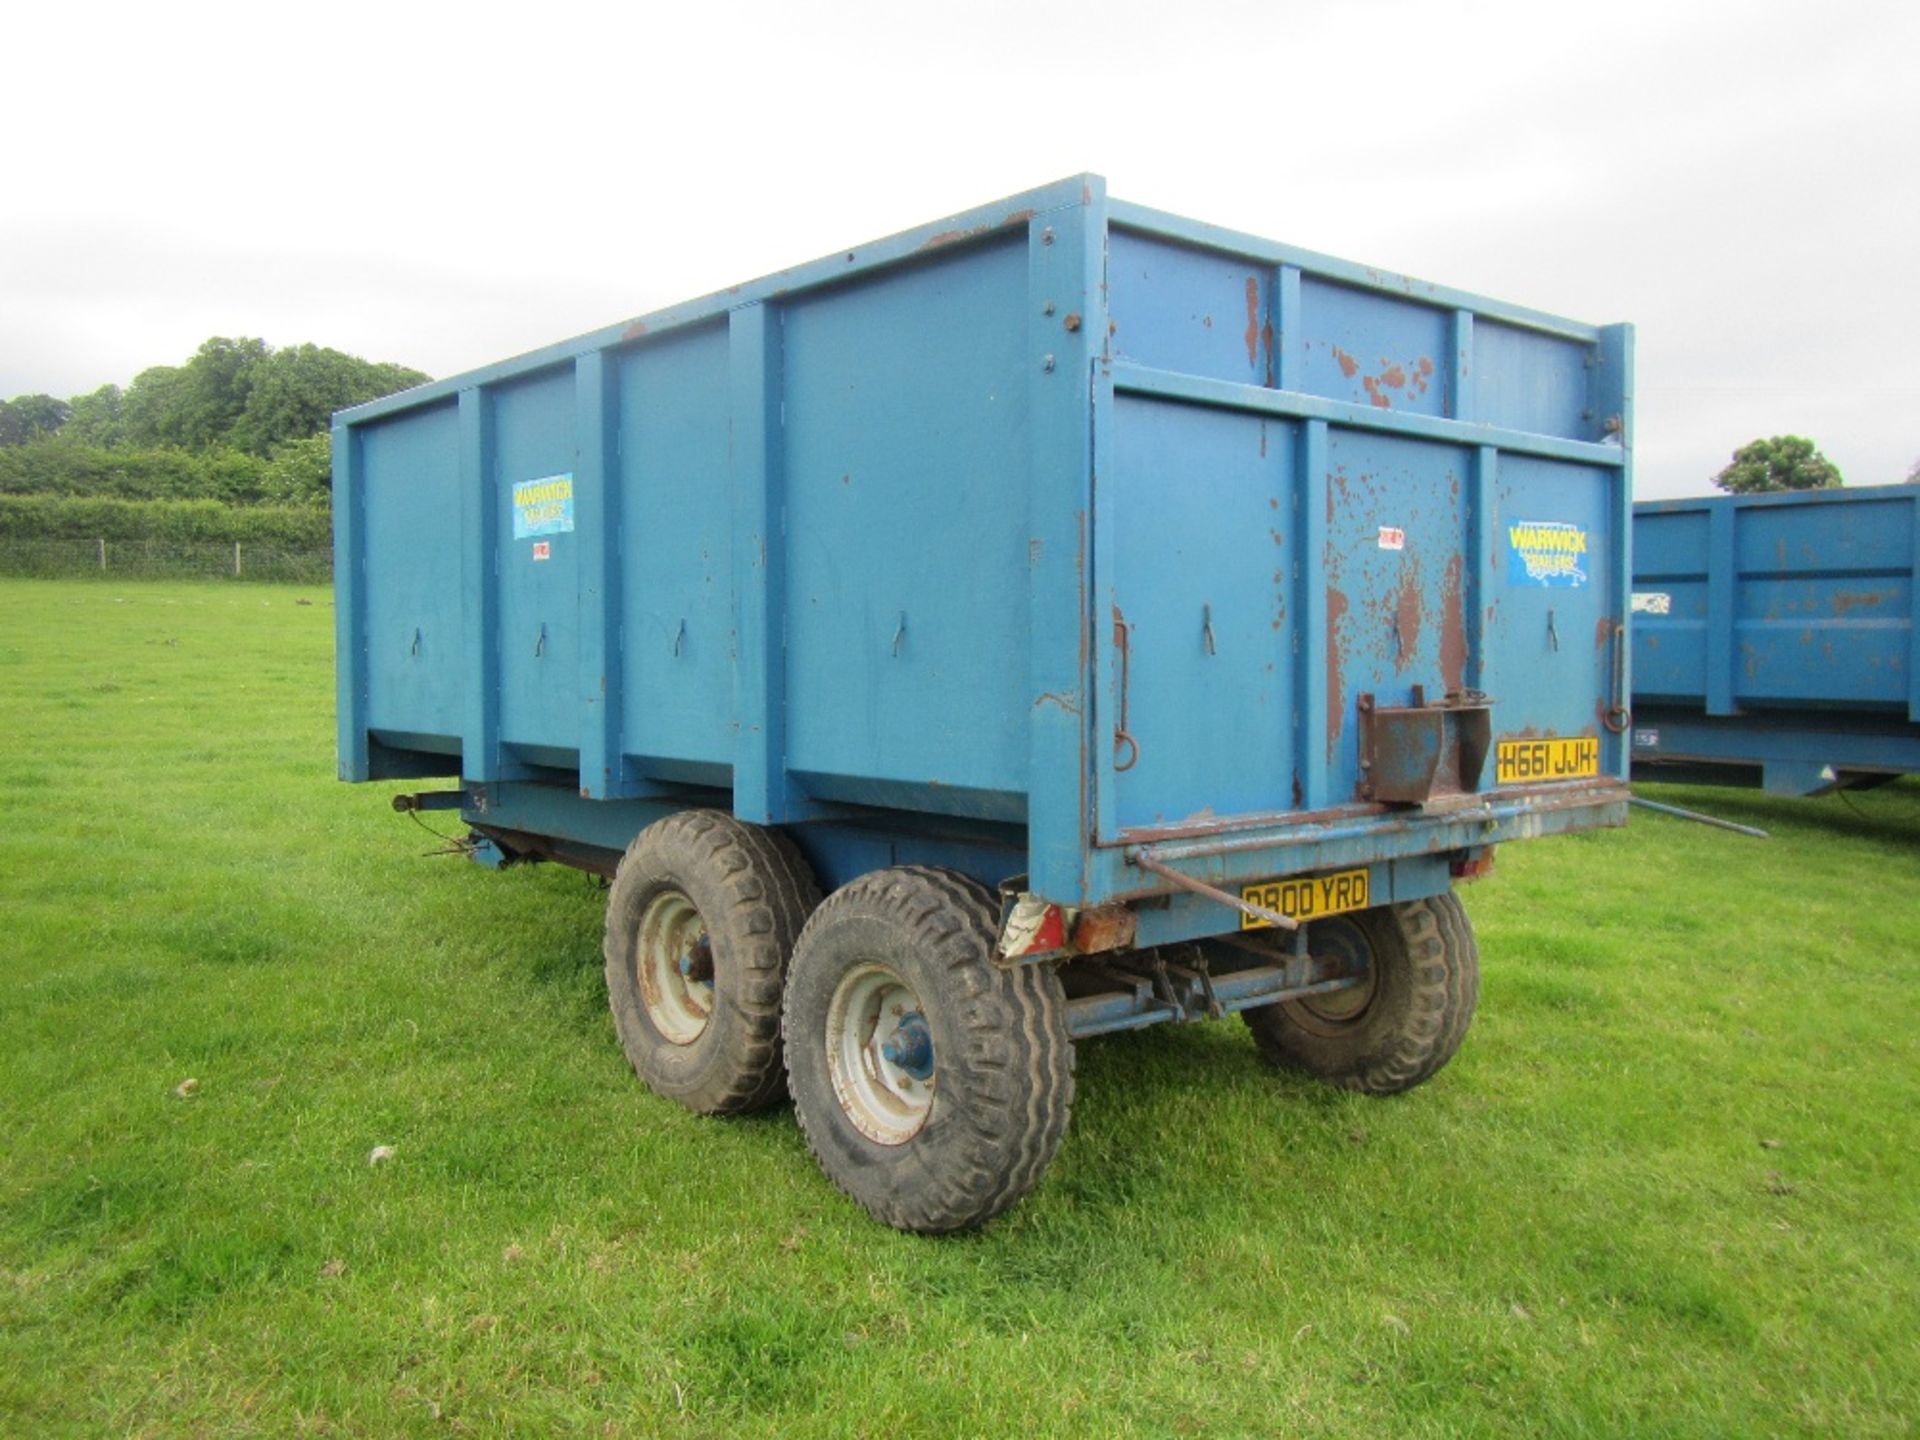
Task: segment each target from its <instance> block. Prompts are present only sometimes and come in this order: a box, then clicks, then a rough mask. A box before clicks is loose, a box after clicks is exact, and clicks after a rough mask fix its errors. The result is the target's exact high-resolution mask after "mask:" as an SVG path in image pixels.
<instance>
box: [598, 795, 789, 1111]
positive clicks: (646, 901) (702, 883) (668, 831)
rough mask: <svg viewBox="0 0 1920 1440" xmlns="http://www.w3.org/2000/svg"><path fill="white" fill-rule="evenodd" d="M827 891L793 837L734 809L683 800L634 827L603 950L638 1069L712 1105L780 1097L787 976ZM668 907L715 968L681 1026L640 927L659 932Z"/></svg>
mask: <svg viewBox="0 0 1920 1440" xmlns="http://www.w3.org/2000/svg"><path fill="white" fill-rule="evenodd" d="M819 903H820V887H819V885H818V884H817V883H816V882H815V880H814V878H813V872H812V871H811V870H810V869H809V868H808V867H807V864H806V862H805V860H803V859H802V858H801V857H800V852H799V850H798V849H797V848H796V847H795V846H794V845H793V844H792V842H790V841H787V840H786V839H785V838H784V837H779V836H775V835H774V834H773V833H772V832H770V831H767V830H762V829H760V828H759V827H757V826H753V825H745V824H742V823H741V822H740V821H738V820H735V819H734V818H733V817H732V816H730V815H723V814H721V813H720V812H719V811H716V810H684V811H681V812H680V813H679V814H677V815H670V816H668V817H667V818H666V819H664V820H661V821H657V822H656V823H654V824H652V825H649V826H648V827H647V828H646V829H645V830H642V831H641V832H640V834H639V835H637V836H635V837H634V841H633V843H632V844H631V845H629V846H628V847H627V853H626V854H625V855H624V856H623V857H622V858H621V861H620V868H619V870H618V871H617V872H616V874H615V876H614V881H613V888H612V890H611V891H610V892H609V893H608V896H607V930H606V945H605V953H606V961H607V1000H608V1002H609V1004H610V1005H611V1006H612V1008H613V1023H614V1028H615V1029H616V1030H617V1031H618V1032H619V1034H620V1044H621V1046H622V1048H624V1049H625V1051H626V1052H627V1059H628V1060H629V1061H631V1062H632V1063H633V1068H634V1070H635V1071H636V1072H637V1073H638V1074H639V1076H640V1078H641V1079H642V1080H644V1081H646V1082H647V1084H648V1085H649V1086H650V1087H652V1089H653V1090H655V1091H656V1092H657V1093H659V1094H661V1095H665V1096H667V1097H668V1098H670V1099H673V1100H678V1101H679V1102H680V1103H681V1104H682V1105H685V1106H686V1107H687V1108H688V1109H690V1110H697V1111H700V1112H701V1113H702V1114H706V1115H731V1114H738V1113H741V1112H743V1111H748V1110H757V1109H762V1108H764V1107H765V1106H768V1105H771V1104H773V1103H775V1102H776V1101H778V1100H779V1099H780V1098H781V1095H782V1092H783V1090H784V1088H785V1080H786V1072H785V1069H784V1067H783V1066H782V1065H781V1062H780V994H781V987H782V984H783V982H784V980H785V978H786V967H787V960H788V957H789V956H791V955H792V953H793V943H794V941H795V939H797V938H798V936H799V934H800V928H801V926H803V925H804V924H805V923H806V919H807V916H808V915H809V914H810V913H811V912H812V910H813V907H814V906H816V905H818V904H819ZM663 908H664V909H668V910H677V911H679V912H680V914H681V920H682V926H683V933H695V934H699V935H700V938H699V940H698V942H697V944H698V946H699V947H700V953H701V956H702V962H703V966H704V969H705V972H706V976H707V977H708V978H704V979H703V982H702V983H701V984H700V985H699V987H698V989H699V991H700V993H701V1004H700V1007H699V1009H694V1008H689V1002H688V999H687V997H688V994H689V993H690V992H689V990H688V988H687V987H685V986H684V985H683V987H682V990H681V995H680V999H681V1006H680V1013H679V1016H678V1018H679V1019H680V1020H681V1021H682V1022H683V1023H682V1025H681V1027H680V1029H679V1030H678V1032H677V1038H676V1036H675V1034H673V1033H670V1031H672V1030H673V1024H672V1021H673V1019H674V1018H675V1017H673V1016H671V1015H669V1014H668V1013H667V1012H665V1011H663V1010H662V1008H661V1005H662V1001H661V996H660V990H659V982H658V980H657V979H655V980H654V981H653V989H652V990H649V989H648V985H647V983H646V981H645V980H644V978H643V973H642V972H643V970H644V969H645V968H646V967H645V964H644V955H643V933H642V932H643V931H647V932H648V933H649V934H651V933H653V927H652V924H651V922H650V920H649V917H650V916H652V915H655V914H659V913H661V910H662V909H663ZM686 912H692V918H691V919H689V918H687V913H686ZM647 943H648V944H649V945H650V944H651V942H650V941H649V942H647ZM646 953H651V951H650V950H649V951H648V952H646ZM701 1009H703V1010H704V1012H705V1013H704V1018H703V1019H702V1018H700V1010H701Z"/></svg>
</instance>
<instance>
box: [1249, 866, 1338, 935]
mask: <svg viewBox="0 0 1920 1440" xmlns="http://www.w3.org/2000/svg"><path fill="white" fill-rule="evenodd" d="M1367 879H1368V872H1367V871H1365V870H1341V871H1339V872H1338V873H1336V874H1333V875H1295V876H1292V877H1290V878H1288V879H1286V880H1262V881H1260V882H1259V883H1258V884H1257V885H1243V886H1242V887H1241V888H1240V898H1241V899H1242V900H1244V901H1246V902H1247V903H1248V904H1249V905H1258V906H1259V907H1260V908H1261V909H1263V910H1277V911H1279V912H1280V913H1281V914H1282V915H1286V916H1288V917H1290V918H1292V919H1294V920H1318V919H1319V918H1320V917H1322V916H1323V915H1340V914H1344V913H1345V912H1346V911H1348V910H1364V909H1366V908H1367V905H1368V903H1369V901H1368V898H1367ZM1268 923H1269V922H1267V921H1265V920H1256V919H1254V917H1253V916H1251V915H1249V914H1247V913H1246V911H1244V910H1243V911H1241V912H1240V928H1241V929H1242V930H1261V929H1265V928H1266V927H1267V925H1268Z"/></svg>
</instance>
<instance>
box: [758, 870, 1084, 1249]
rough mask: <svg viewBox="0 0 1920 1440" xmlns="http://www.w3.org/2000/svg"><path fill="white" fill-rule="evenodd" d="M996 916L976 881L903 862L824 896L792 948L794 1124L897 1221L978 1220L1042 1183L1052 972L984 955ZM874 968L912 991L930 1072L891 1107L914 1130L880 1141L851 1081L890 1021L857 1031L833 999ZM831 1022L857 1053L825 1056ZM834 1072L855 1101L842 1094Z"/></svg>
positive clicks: (989, 951) (866, 1076) (1053, 1125)
mask: <svg viewBox="0 0 1920 1440" xmlns="http://www.w3.org/2000/svg"><path fill="white" fill-rule="evenodd" d="M995 919H996V911H995V908H994V904H993V899H992V897H991V896H990V895H989V894H988V892H987V891H986V890H985V889H984V888H982V887H981V886H979V885H977V884H975V883H974V882H973V881H971V880H968V879H965V878H963V877H961V876H958V875H955V874H952V873H950V872H947V871H944V870H931V869H922V868H919V867H902V868H899V869H893V870H882V871H877V872H875V873H874V874H871V875H866V876H863V877H861V878H860V879H858V880H856V881H854V882H853V883H852V884H850V885H848V886H846V887H845V888H844V889H841V890H839V891H837V892H836V893H834V894H833V895H831V896H829V897H828V898H827V900H826V902H825V903H824V904H822V905H821V906H820V908H819V909H818V910H816V911H815V912H814V914H813V918H812V919H811V920H809V921H808V922H807V927H806V929H805V930H804V931H803V932H802V933H801V936H800V943H799V944H798V945H797V946H796V947H795V949H794V954H793V964H792V966H791V968H790V969H789V971H788V974H787V998H786V1007H785V1019H784V1029H785V1035H786V1054H787V1088H788V1090H789V1091H790V1092H791V1093H792V1095H793V1107H794V1111H795V1113H796V1114H797V1115H798V1116H799V1120H800V1128H801V1130H802V1131H803V1132H804V1133H805V1134H806V1137H807V1145H808V1146H809V1148H811V1149H812V1151H813V1154H814V1158H815V1159H816V1160H818V1161H819V1162H820V1168H821V1169H822V1170H824V1171H825V1172H826V1174H827V1177H828V1178H829V1179H830V1180H832V1181H833V1183H834V1184H835V1185H838V1186H839V1187H840V1188H841V1189H842V1190H844V1191H845V1192H846V1193H847V1194H848V1195H850V1196H851V1197H852V1198H853V1199H855V1200H857V1201H858V1202H859V1203H860V1204H861V1205H863V1206H864V1207H865V1208H866V1209H867V1210H868V1211H869V1212H870V1213H871V1214H872V1215H873V1216H874V1217H875V1218H876V1219H879V1220H882V1221H884V1222H885V1223H886V1224H888V1225H891V1226H893V1227H895V1228H896V1229H900V1230H911V1231H915V1232H918V1233H920V1234H944V1233H947V1232H950V1231H955V1230H966V1229H970V1228H972V1227H974V1226H977V1225H981V1224H984V1223H985V1222H986V1221H988V1220H990V1219H992V1218H993V1217H994V1216H995V1215H998V1214H1000V1213H1001V1212H1002V1211H1004V1210H1006V1209H1007V1208H1008V1207H1009V1206H1011V1205H1013V1204H1014V1203H1015V1202H1016V1201H1018V1200H1019V1199H1020V1198H1021V1197H1022V1196H1024V1195H1025V1194H1026V1193H1027V1192H1028V1191H1029V1190H1031V1189H1032V1188H1033V1187H1034V1185H1035V1184H1037V1183H1038V1182H1039V1179H1040V1176H1041V1174H1042V1173H1043V1172H1044V1171H1045V1170H1046V1168H1047V1165H1048V1163H1049V1162H1050V1161H1051V1160H1052V1159H1053V1156H1054V1152H1055V1151H1057V1150H1058V1149H1059V1148H1060V1141H1061V1138H1062V1137H1063V1136H1064V1135H1065V1134H1066V1130H1067V1120H1068V1115H1069V1111H1070V1108H1071V1106H1072V1103H1073V1042H1072V1041H1071V1040H1070V1039H1069V1038H1068V1036H1067V1022H1066V997H1065V995H1064V993H1063V992H1062V990H1061V988H1060V977H1059V975H1058V974H1057V973H1056V972H1055V971H1054V968H1053V967H1052V966H1048V965H1019V966H1013V967H1003V966H1000V965H996V964H995V963H994V941H995V930H994V925H995ZM876 974H877V975H879V976H882V977H886V978H887V979H888V980H889V981H890V982H892V983H893V986H894V988H893V989H892V990H891V991H890V992H888V993H890V994H893V995H906V996H909V997H911V999H912V1000H913V1001H914V1002H917V1003H916V1004H915V1007H914V1008H915V1011H916V1012H917V1013H918V1014H919V1015H920V1016H922V1017H924V1020H923V1025H924V1034H925V1036H926V1038H927V1039H928V1041H929V1042H930V1051H929V1052H926V1055H925V1059H924V1064H925V1066H926V1067H927V1069H928V1070H929V1071H930V1074H929V1075H926V1076H923V1077H922V1078H921V1080H920V1085H921V1087H923V1088H920V1089H915V1090H913V1091H912V1092H911V1093H912V1096H913V1097H914V1100H913V1101H911V1102H909V1103H910V1104H912V1103H917V1104H918V1105H919V1106H920V1107H921V1108H920V1109H919V1110H918V1111H917V1112H913V1111H911V1110H910V1109H909V1110H903V1111H902V1112H901V1113H900V1115H899V1116H896V1117H895V1118H896V1119H899V1120H900V1121H901V1124H900V1129H901V1130H906V1129H907V1128H908V1127H909V1126H917V1128H913V1129H912V1131H911V1133H910V1134H904V1135H901V1136H900V1138H897V1139H894V1140H891V1141H888V1142H883V1141H881V1140H878V1139H876V1138H874V1137H873V1135H872V1134H870V1133H867V1131H863V1129H862V1123H865V1124H866V1125H867V1126H868V1127H869V1129H870V1128H871V1127H872V1125H873V1124H874V1118H873V1115H872V1112H871V1111H870V1110H867V1109H862V1108H861V1101H860V1100H859V1099H858V1098H857V1094H856V1092H857V1091H858V1090H859V1088H860V1087H862V1086H864V1087H866V1088H867V1089H873V1088H874V1087H875V1086H876V1085H877V1084H878V1081H877V1079H876V1077H878V1076H879V1074H880V1071H881V1069H882V1068H883V1067H881V1066H880V1065H879V1062H878V1061H877V1060H876V1059H874V1058H873V1052H874V1050H876V1049H877V1048H878V1047H879V1042H880V1039H881V1038H882V1036H881V1034H880V1032H879V1029H878V1027H879V1026H880V1025H881V1024H898V1023H899V1022H898V1020H897V1018H896V1019H893V1020H885V1019H875V1020H872V1021H870V1022H869V1023H868V1024H867V1025H866V1028H865V1029H864V1030H863V1029H862V1028H861V1022H860V1021H859V1019H858V1018H857V1013H856V1015H855V1016H854V1017H853V1018H848V1007H849V1006H852V1005H854V1004H855V1002H850V1001H845V1000H844V999H842V1000H840V1001H838V1002H837V1000H836V997H845V996H846V995H848V994H849V992H850V988H852V989H855V990H857V988H858V986H860V985H861V984H863V983H866V981H867V980H870V979H872V978H873V977H874V976H875V975H876ZM863 977H865V979H863ZM876 1003H877V1002H876ZM873 1013H874V1015H875V1016H878V1015H879V1011H878V1010H875V1011H874V1012H873ZM890 1013H891V1015H892V1016H894V1017H897V1016H898V1015H899V1014H900V1010H899V1009H898V1008H894V1009H892V1010H891V1012H890ZM830 1025H834V1026H837V1027H838V1028H837V1031H836V1033H837V1034H839V1035H840V1036H842V1037H847V1036H858V1037H861V1038H859V1039H856V1040H851V1041H849V1042H848V1044H849V1045H851V1046H854V1047H860V1046H864V1047H866V1048H865V1049H863V1050H860V1052H859V1054H858V1056H856V1057H855V1058H854V1059H851V1060H850V1059H848V1058H847V1054H848V1051H847V1050H845V1049H842V1050H841V1051H840V1052H838V1053H839V1055H840V1057H841V1058H839V1059H836V1058H834V1054H832V1053H830V1052H833V1051H834V1036H833V1035H832V1034H830V1033H829V1027H830ZM862 1062H864V1064H865V1070H864V1072H862V1071H859V1070H858V1069H857V1067H858V1066H859V1065H860V1064H861V1063H862ZM836 1065H838V1066H839V1067H840V1069H839V1070H838V1071H837V1072H836V1068H835V1067H836ZM849 1066H853V1067H856V1068H855V1069H854V1070H851V1071H850V1069H849ZM893 1073H894V1074H895V1075H896V1076H897V1075H898V1074H899V1072H898V1071H894V1072H893ZM849 1074H853V1075H854V1077H855V1078H854V1079H853V1081H852V1082H851V1084H850V1082H849V1080H848V1076H849ZM836 1075H838V1079H839V1083H840V1085H841V1086H843V1087H849V1094H850V1095H852V1096H854V1097H855V1098H849V1099H847V1100H844V1101H843V1099H842V1098H841V1094H840V1092H839V1090H837V1089H836ZM856 1116H862V1117H864V1120H861V1119H856Z"/></svg>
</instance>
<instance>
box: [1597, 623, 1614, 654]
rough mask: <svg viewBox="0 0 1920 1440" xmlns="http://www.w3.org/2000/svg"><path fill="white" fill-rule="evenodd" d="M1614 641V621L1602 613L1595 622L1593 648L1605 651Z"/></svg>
mask: <svg viewBox="0 0 1920 1440" xmlns="http://www.w3.org/2000/svg"><path fill="white" fill-rule="evenodd" d="M1612 643H1613V621H1612V620H1611V619H1609V618H1608V617H1607V616H1605V615H1602V616H1601V617H1600V618H1599V619H1598V620H1596V621H1594V622H1593V648H1594V649H1595V650H1599V651H1602V652H1604V651H1605V650H1606V648H1607V647H1608V646H1609V645H1611V644H1612Z"/></svg>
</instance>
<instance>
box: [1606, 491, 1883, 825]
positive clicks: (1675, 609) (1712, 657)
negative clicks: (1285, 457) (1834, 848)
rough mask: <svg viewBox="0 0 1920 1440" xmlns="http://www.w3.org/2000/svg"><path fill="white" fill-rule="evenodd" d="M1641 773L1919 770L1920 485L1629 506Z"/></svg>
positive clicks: (1739, 778) (1838, 774) (1754, 775)
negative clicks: (1919, 620) (1919, 616)
mask: <svg viewBox="0 0 1920 1440" xmlns="http://www.w3.org/2000/svg"><path fill="white" fill-rule="evenodd" d="M1633 529H1634V564H1633V570H1634V596H1633V607H1634V612H1635V613H1634V616H1633V675H1634V717H1635V718H1634V726H1633V766H1634V774H1635V776H1636V777H1639V778H1644V779H1649V780H1670V781H1690V782H1696V783H1705V784H1718V785H1757V786H1762V787H1764V788H1765V789H1766V790H1768V791H1770V792H1772V793H1774V794H1781V795H1815V794H1820V793H1822V792H1825V791H1828V790H1836V789H1846V788H1849V787H1864V786H1872V785H1877V784H1882V783H1884V782H1886V781H1887V780H1890V779H1893V778H1895V777H1897V776H1900V775H1910V774H1920V626H1916V625H1915V623H1914V620H1915V610H1914V607H1915V604H1916V600H1915V596H1916V587H1917V586H1920V485H1877V486H1865V487H1860V488H1855V489H1846V490H1839V489H1835V490H1815V491H1804V492H1798V493H1786V494H1761V495H1738V496H1736V495H1725V496H1716V497H1713V498H1710V499H1709V498H1702V499H1694V500H1654V501H1645V502H1642V503H1641V504H1639V505H1636V506H1634V521H1633Z"/></svg>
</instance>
